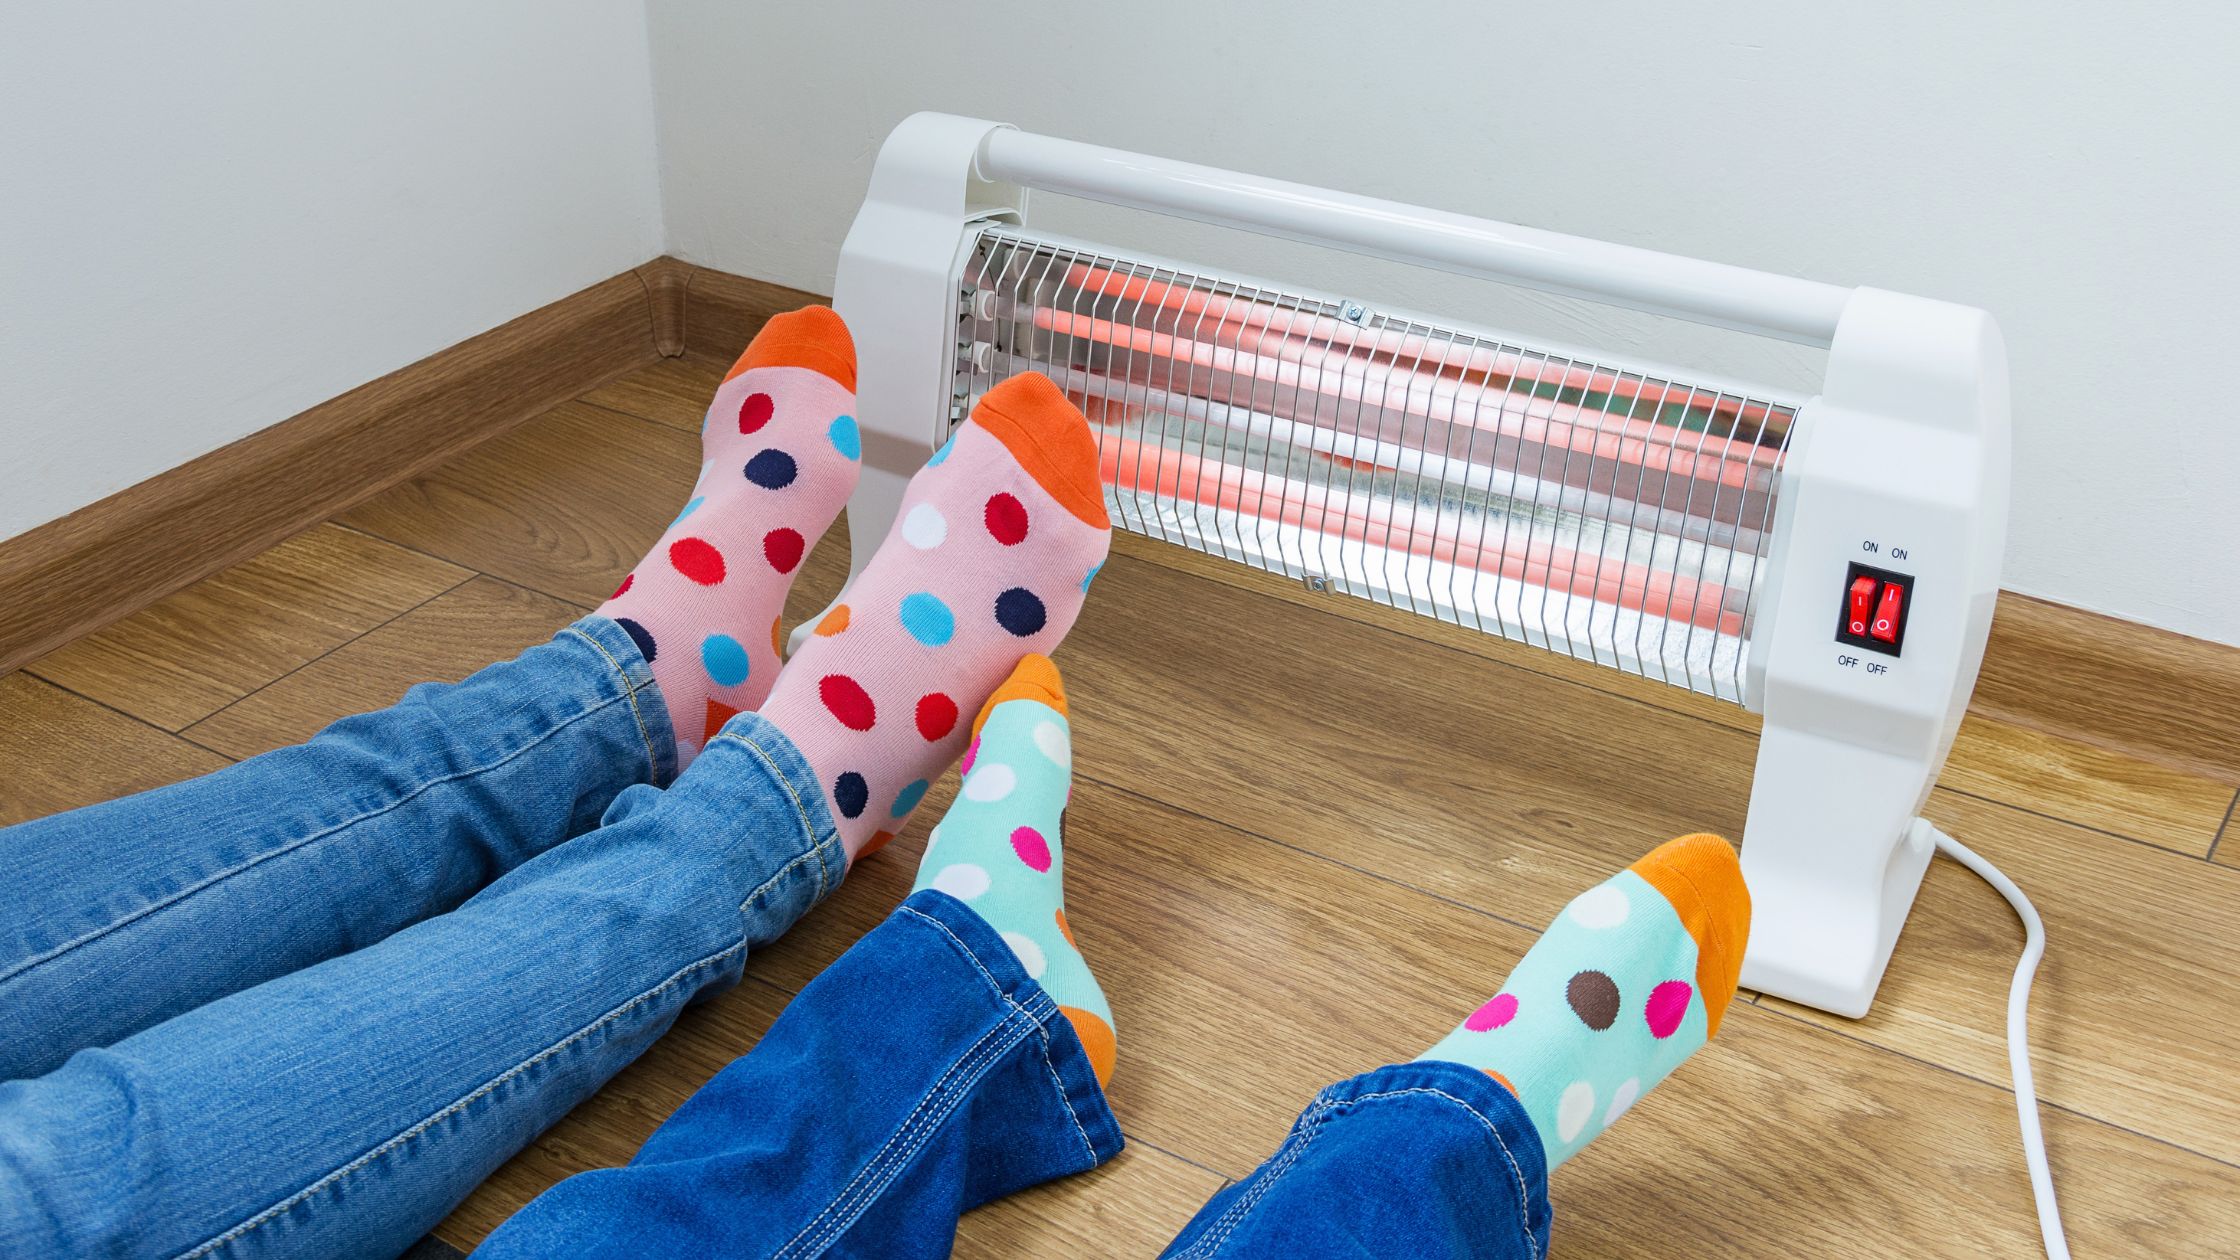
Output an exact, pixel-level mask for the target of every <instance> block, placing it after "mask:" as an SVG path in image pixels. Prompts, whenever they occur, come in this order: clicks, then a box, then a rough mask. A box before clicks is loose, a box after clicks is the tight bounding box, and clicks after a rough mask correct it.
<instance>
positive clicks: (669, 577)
mask: <svg viewBox="0 0 2240 1260" xmlns="http://www.w3.org/2000/svg"><path fill="white" fill-rule="evenodd" d="M855 388H856V355H855V343H854V342H853V341H852V340H851V339H850V338H849V336H848V328H847V325H845V324H843V323H841V322H840V317H839V316H838V315H836V314H834V313H833V312H832V311H831V310H830V309H828V308H826V307H822V306H810V307H804V308H803V309H801V310H798V311H793V312H791V313H789V314H785V315H779V316H775V317H773V318H772V319H771V320H770V322H769V323H767V324H765V325H763V328H762V331H761V332H760V333H759V334H757V335H756V336H755V339H754V343H753V344H752V345H750V346H748V347H747V349H746V352H745V353H744V354H741V355H740V356H739V361H738V362H737V363H736V364H734V365H733V366H732V368H731V372H730V374H729V375H728V376H726V377H724V380H723V384H722V386H720V387H719V388H718V389H717V390H716V397H715V401H714V402H713V403H710V404H709V406H708V416H707V419H706V420H705V421H703V422H702V424H701V428H700V450H701V454H702V456H703V458H702V461H701V464H700V479H699V481H698V482H696V483H694V485H693V488H692V498H691V500H690V501H688V502H687V503H686V504H685V505H684V511H682V512H680V513H678V514H677V519H676V521H675V522H674V523H672V524H671V525H670V526H669V532H667V533H665V534H663V535H662V536H661V541H660V542H658V543H656V544H655V545H654V548H653V550H652V551H651V552H650V553H648V554H647V556H646V558H645V559H644V560H641V561H639V562H638V567H637V568H635V569H633V570H631V572H630V575H629V576H628V577H626V578H624V579H622V585H621V586H620V587H619V588H617V589H616V591H615V593H614V596H613V598H611V599H609V600H608V601H607V602H606V603H604V604H601V605H600V606H599V609H598V611H599V614H600V615H601V616H604V617H611V618H613V619H614V621H615V622H616V624H618V625H620V626H621V627H622V628H623V629H624V630H625V631H627V632H629V635H630V637H631V639H633V640H635V641H636V643H637V645H638V650H639V651H640V652H643V653H644V654H645V658H646V660H647V661H648V662H649V663H650V664H651V665H652V666H653V679H654V683H655V684H656V685H657V686H658V687H660V689H661V699H662V701H663V702H664V703H665V704H666V705H667V706H668V709H669V720H670V723H671V725H672V726H673V727H674V729H675V731H676V736H677V769H678V770H679V771H682V770H683V769H684V768H685V767H686V766H687V765H689V764H691V762H692V759H693V758H694V757H695V756H697V755H699V752H700V749H701V748H702V747H704V746H705V745H706V744H707V742H708V741H709V740H710V739H713V738H714V737H715V734H716V732H717V731H719V730H721V729H722V728H723V724H724V722H725V721H727V720H729V718H730V717H731V715H732V714H734V713H738V712H740V711H741V710H745V709H754V708H757V707H759V706H760V705H761V704H762V701H763V699H764V698H765V697H766V696H768V695H769V694H770V689H771V688H772V687H773V686H774V685H775V684H776V683H777V679H778V664H779V659H780V656H781V653H780V650H779V646H778V619H779V617H780V615H781V614H782V613H783V611H784V609H785V602H786V592H787V591H789V590H791V589H792V587H793V578H794V574H795V572H796V571H797V570H798V569H799V568H800V565H801V558H802V556H804V555H806V554H807V553H808V550H809V548H810V547H812V546H814V545H815V544H816V541H817V539H818V538H820V537H822V536H823V535H824V532H825V530H826V529H828V528H830V527H831V525H832V521H833V518H834V517H836V516H838V515H839V514H840V509H841V508H842V507H845V506H846V505H847V502H848V495H849V493H850V492H851V491H853V490H854V489H855V484H856V472H857V469H858V468H859V467H861V465H860V464H859V462H858V460H859V459H860V457H861V455H862V453H863V444H862V438H861V436H860V435H859V433H858V432H857V429H856V420H855V414H854V413H855Z"/></svg>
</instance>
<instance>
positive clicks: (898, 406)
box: [833, 114, 2008, 1017]
mask: <svg viewBox="0 0 2240 1260" xmlns="http://www.w3.org/2000/svg"><path fill="white" fill-rule="evenodd" d="M1029 189H1042V190H1044V191H1046V192H1052V193H1060V194H1064V195H1067V196H1072V197H1081V198H1088V199H1092V200H1095V201H1100V202H1105V203H1110V204H1113V205H1118V206H1124V207H1130V208H1133V209H1137V210H1142V211H1149V212H1152V213H1156V214H1164V215H1169V216H1174V217H1179V218H1184V219H1192V220H1197V221H1199V222H1204V223H1211V224H1217V225H1220V226H1223V227H1228V228H1235V229H1241V230H1244V231H1248V232H1256V233H1260V234H1263V235H1268V236H1275V237H1282V238H1286V239H1290V240H1296V241H1304V242H1309V243H1312V244H1316V245H1321V246H1327V247H1332V248H1335V249H1339V250H1345V251H1350V252H1353V253H1357V254H1363V255H1370V256H1374V257H1378V258H1384V259H1391V260H1397V261H1400V262H1404V263H1411V264H1416V265H1420V266H1423V267H1428V268H1434V269H1438V270H1443V271H1450V272H1456V273H1461V274H1466V275H1471V276H1477V277H1481V278H1487V279H1492V280H1496V281H1501V282H1506V283H1509V284H1514V285H1521V286H1525V287H1528V288H1534V289H1540V290H1546V291H1549V292H1554V293H1560V294H1565V295H1569V296H1571V297H1576V298H1584V299H1589V300H1592V301H1595V302H1600V303H1605V304H1608V305H1612V306H1618V307H1627V308H1631V309H1634V310H1638V311H1645V312H1651V313H1654V314H1657V315H1662V316H1668V317H1672V318H1677V319H1682V320H1690V321H1694V322H1697V323H1701V324H1708V325H1714V326H1718V327H1722V328H1728V329H1735V330H1739V331H1742V332H1746V333H1752V334H1757V335H1761V336H1765V337H1772V338H1780V339H1783V340H1787V341H1793V342H1801V343H1803V344H1806V345H1810V346H1817V347H1825V348H1826V349H1827V351H1828V354H1827V368H1826V376H1825V379H1824V381H1823V382H1822V384H1821V389H1820V392H1819V394H1817V395H1815V396H1812V397H1809V398H1805V397H1794V396H1789V395H1786V394H1784V393H1782V392H1780V391H1777V390H1772V389H1761V388H1754V387H1752V386H1750V385H1748V384H1744V383H1737V382H1732V381H1726V380H1715V379H1711V378H1710V377H1709V376H1708V375H1706V374H1701V373H1690V372H1686V371H1679V370H1674V369H1671V368H1667V367H1662V366H1658V365H1652V364H1646V363H1639V362H1632V361H1629V360H1628V359H1627V357H1626V356H1624V355H1621V354H1615V353H1612V354H1604V353H1599V352H1587V353H1581V352H1577V351H1573V350H1564V351H1558V350H1556V349H1552V348H1547V347H1541V348H1535V346H1534V345H1533V344H1532V343H1531V342H1529V341H1527V340H1525V339H1522V338H1518V337H1514V336H1509V335H1505V334H1502V333H1500V332H1498V331H1494V330H1489V329H1485V328H1480V327H1475V326H1473V325H1471V324H1470V323H1468V322H1466V321H1464V320H1461V319H1445V318H1438V317H1432V316H1425V315H1419V314H1412V313H1406V312H1402V311H1398V310H1392V309H1386V308H1383V307H1377V306H1371V305H1367V304H1364V303H1362V302H1358V301H1353V300H1348V299H1346V298H1344V297H1342V296H1333V295H1329V294H1322V293H1317V292H1316V291H1315V287H1314V286H1313V285H1312V284H1311V283H1299V284H1291V283H1269V282H1267V281H1263V280H1256V279H1252V278H1249V277H1246V276H1243V275H1239V274H1235V273H1233V272H1228V271H1223V270H1218V269H1208V268H1205V267H1199V266H1193V265H1186V264H1183V263H1179V262H1174V261H1168V260H1162V259H1158V258H1153V257H1149V256H1146V255H1143V254H1140V253H1136V252H1132V251H1125V252H1124V251H1118V250H1113V249H1105V248H1100V247H1098V246H1097V245H1095V244H1092V243H1086V242H1081V241H1076V240H1070V239H1065V238H1062V237H1059V236H1056V235H1051V234H1048V233H1044V232H1037V231H1035V230H1034V229H1033V228H1032V226H1031V225H1030V223H1029V221H1028V218H1027V214H1026V210H1027V191H1028V190H1029ZM833 293H834V295H835V305H836V306H837V308H838V309H839V311H840V313H841V315H842V316H843V317H845V318H846V320H847V322H848V325H849V327H850V328H851V329H852V330H853V332H854V334H855V338H856V345H857V349H858V353H859V357H860V360H861V366H860V368H859V375H858V382H859V387H858V391H857V393H858V399H857V401H858V407H859V422H860V424H861V425H862V427H863V431H864V452H865V461H864V464H865V466H864V470H863V477H862V481H861V483H860V486H859V488H858V489H857V491H856V493H855V497H854V498H853V500H851V502H850V503H849V507H848V516H849V532H850V536H851V538H852V539H853V540H854V549H855V553H854V569H855V571H857V572H860V571H861V569H862V566H863V564H864V562H865V561H866V560H867V559H868V557H869V554H870V552H871V551H872V550H873V549H874V548H875V547H876V546H877V544H878V542H879V541H880V539H882V538H884V537H885V536H886V533H887V529H888V526H889V525H890V524H891V523H892V521H893V519H894V515H895V511H896V505H897V503H898V502H899V500H900V497H901V494H902V489H903V486H904V483H905V482H906V481H907V480H908V478H909V476H910V474H911V473H912V472H914V471H915V470H916V469H917V468H918V466H919V465H920V464H921V463H923V462H924V460H925V458H926V456H927V454H928V453H929V452H931V451H932V450H933V449H934V448H935V447H937V446H939V445H940V443H942V442H943V441H944V440H946V438H947V436H948V434H949V431H950V429H951V428H953V427H954V426H955V425H957V424H960V423H962V422H963V420H964V418H965V417H966V416H967V414H969V412H970V411H971V408H972V406H973V404H974V403H975V402H976V401H978V399H979V397H980V396H981V395H982V394H983V393H985V392H986V391H987V390H988V389H989V388H990V387H992V386H993V385H995V384H996V383H997V382H999V381H1002V380H1003V379H1005V378H1006V377H1009V376H1012V375H1014V374H1017V373H1020V372H1028V371H1038V372H1042V373H1044V374H1046V375H1048V376H1049V377H1050V378H1051V379H1052V380H1054V381H1056V382H1057V383H1058V385H1059V386H1060V387H1061V388H1062V389H1064V390H1065V391H1066V393H1067V394H1069V395H1070V396H1071V397H1072V398H1073V400H1074V401H1075V402H1076V403H1077V404H1079V405H1080V407H1081V408H1082V410H1083V411H1084V412H1085V413H1086V414H1087V415H1088V416H1089V418H1090V420H1091V422H1092V424H1093V425H1094V426H1095V430H1096V434H1097V440H1098V443H1099V447H1100V452H1101V455H1102V457H1103V472H1104V478H1105V482H1106V488H1105V492H1106V501H1107V506H1108V508H1109V510H1110V512H1111V514H1112V519H1113V522H1114V524H1115V525H1117V526H1119V527H1120V528H1123V529H1128V530H1133V531H1136V532H1138V533H1142V534H1147V535H1150V536H1152V537H1155V538H1160V539H1164V540H1166V541H1169V542H1172V543H1176V544H1179V545H1181V546H1184V547H1188V548H1191V549H1192V550H1195V551H1199V552H1203V553H1206V554H1209V555H1213V556H1219V557H1222V558H1225V559H1228V560H1233V561H1236V562H1238V563H1242V564H1247V565H1251V566H1253V567H1254V568H1258V569H1264V570H1268V571H1270V572H1274V573H1280V574H1284V575H1287V576H1289V577H1291V578H1294V579H1298V580H1300V581H1303V582H1305V583H1306V584H1307V585H1308V586H1310V587H1312V588H1314V589H1317V590H1328V591H1331V592H1336V593H1341V594H1343V595H1346V596H1352V597H1356V598H1361V599H1368V600H1374V601H1376V602H1378V603H1381V604H1386V605H1390V606H1393V607H1398V608H1404V609H1408V610H1411V611H1413V612H1416V613H1419V614H1421V615H1423V616H1427V617H1436V618H1438V619H1439V620H1441V621H1445V622H1450V623H1453V624H1456V625H1460V626H1466V627H1469V628H1470V629H1472V630H1477V631H1482V632H1484V633H1486V634H1491V635H1498V636H1500V637H1502V638H1504V639H1509V640H1513V641H1516V642H1519V643H1524V644H1528V645H1530V646H1532V647H1535V648H1541V649H1545V650H1547V651H1550V652H1560V653H1562V654H1564V655H1566V656H1569V657H1572V658H1574V659H1576V660H1579V661H1587V662H1593V663H1594V664H1597V665H1604V666H1608V667H1610V668H1612V669H1616V670H1620V671H1623V672H1625V673H1628V674H1634V675H1638V676H1640V677H1644V678H1652V679H1655V680H1657V681H1659V682H1662V683H1667V684H1670V685H1672V686H1675V687H1682V688H1686V689H1688V690H1690V691H1696V692H1701V693H1703V694H1705V695H1708V696H1713V697H1716V698H1718V699H1720V700H1723V701H1729V702H1732V703H1735V704H1739V705H1741V706H1743V707H1744V708H1746V709H1749V710H1750V711H1752V712H1755V713H1759V714H1762V715H1763V717H1764V726H1763V735H1762V736H1761V739H1760V743H1759V747H1758V760H1757V771H1756V776H1755V779H1754V782H1753V785H1752V788H1751V794H1750V813H1749V821H1748V824H1747V826H1746V828H1745V830H1744V833H1743V843H1742V864H1743V870H1744V874H1745V876H1746V878H1747V880H1748V882H1749V885H1750V889H1751V892H1752V897H1753V902H1754V907H1755V912H1754V917H1753V923H1752V930H1751V939H1750V945H1749V951H1748V955H1747V958H1746V961H1745V963H1744V966H1743V972H1742V983H1743V984H1744V985H1745V986H1747V987H1750V988H1754V989H1758V990H1762V991H1764V992H1767V993H1773V994H1776V995H1779V996H1781V997H1786V998H1791V999H1794V1000H1796V1001H1799V1002H1804V1003H1806V1004H1808V1005H1811V1006H1815V1007H1819V1008H1821V1009H1823V1010H1828V1011H1832V1012H1835V1013H1837V1014H1841V1015H1848V1016H1854V1017H1856V1016H1860V1015H1864V1014H1865V1013H1866V1011H1867V1007H1868V1005H1869V1004H1870V1003H1871V1002H1872V1001H1873V998H1874V992H1875V988H1876V986H1877V985H1878V984H1879V983H1880V982H1881V979H1882V973H1883V969H1884V967H1885V966H1886V965H1887V964H1888V962H1889V958H1890V951H1891V948H1892V946H1893V945H1894V944H1895V943H1896V940H1897V936H1898V931H1899V929H1900V928H1901V927H1902V926H1903V925H1904V922H1905V918H1906V914H1907V911H1908V910H1909V909H1910V908H1911V906H1912V904H1913V899H1914V894H1915V892H1916V890H1917V888H1918V887H1919V884H1920V881H1921V877H1922V873H1923V871H1924V869H1925V868H1926V867H1927V864H1928V861H1929V857H1930V854H1931V852H1932V850H1933V848H1934V835H1935V833H1934V831H1933V829H1932V828H1930V827H1929V826H1928V825H1927V824H1926V823H1925V822H1921V821H1919V820H1917V818H1916V814H1917V812H1918V811H1919V810H1920V808H1921V806H1922V802H1923V800H1924V799H1925V797H1926V796H1927V794H1928V791H1929V788H1930V786H1931V784H1932V783H1934V782H1935V780H1936V777H1937V773H1938V771H1939V770H1940V769H1941V768H1942V766H1943V764H1944V759H1945V754H1946V751H1947V750H1948V749H1949V748H1950V747H1951V744H1952V737H1953V733H1954V730H1955V729H1956V728H1957V727H1958V725H1959V722H1960V717H1961V713H1962V711H1963V710H1964V709H1965V708H1966V707H1967V703H1968V696H1969V693H1970V692H1971V691H1972V690H1973V688H1974V686H1975V679H1976V670H1977V666H1978V665H1979V663H1980V662H1981V660H1982V655H1983V645H1984V638H1985V636H1986V634H1987V633H1988V631H1989V628H1990V624H1991V610H1992V604H1993V602H1994V600H1995V599H1996V597H1997V593H1998V579H1999V560H2000V552H2001V548H2002V544H2003V542H2004V538H2005V532H2006V520H2007V493H2008V485H2007V463H2008V451H2007V424H2008V418H2007V413H2008V401H2007V364H2006V355H2005V350H2004V347H2003V344H2002V342H2001V339H2000V336H1999V331H1998V328H1997V326H1996V325H1995V324H1994V323H1993V322H1992V320H1991V318H1990V317H1989V316H1988V315H1986V314H1985V313H1984V312H1982V311H1980V310H1975V309H1972V308H1969V307H1964V306H1954V305H1951V304H1948V303H1944V302H1938V301H1932V300H1930V299H1927V298H1919V297H1909V296H1906V295H1903V294H1898V293H1890V292H1885V291H1882V290H1879V289H1868V288H1855V289H1853V288H1841V287H1838V286H1835V285H1829V284H1821V283H1816V282H1814V281H1809V280H1799V279H1794V278H1790V277H1786V276H1779V275H1773V274H1769V273H1765V272H1759V271H1751V270H1746V269H1743V268H1739V267H1731V266H1725V265H1722V264H1718V263H1710V262H1703V261H1699V260H1696V259H1690V258H1680V257H1675V256H1672V255H1668V254H1661V253H1656V252H1653V251H1650V250H1644V249H1636V248H1630V247H1627V246H1620V245H1611V244H1605V243H1602V242H1598V241H1592V240H1586V239H1582V238H1579V237H1572V236H1565V235H1561V234H1558V233H1554V232H1547V231H1540V230H1536V229H1532V228H1525V227H1518V226H1515V225H1512V224H1507V223H1497V222H1491V221H1488V220H1484V219H1476V218H1470V217H1466V216H1463V215H1457V214H1450V213H1444V212H1441V211H1435V210H1426V209H1420V208H1418V207H1414V206H1408V205H1402V204H1399V203H1396V202H1390V201H1382V200H1377V199H1373V198H1367V197H1358V196H1352V195H1349V194H1346V193H1340V192H1332V191H1328V190H1324V189H1320V188H1311V187H1307V186H1304V185H1299V184H1292V183H1285V182H1281V181H1277V180H1270V179H1261V178H1256V177H1253V176H1249V175H1242V174H1237V173H1234V172H1231V171H1224V170H1216V169H1213V168H1210V167H1204V166H1196V165H1191V164H1187V163H1182V162H1173V161H1167V160H1164V159H1161V158H1156V157H1148V156H1145V155H1142V154H1136V153H1126V152H1121V151H1118V150H1114V149H1105V148H1099V147H1095V146H1092V145H1086V144H1078V143H1073V142H1070V141H1065V140H1058V139H1052V138H1050V137H1046V136H1037V135H1030V134H1027V133H1024V132H1021V131H1018V130H1016V129H1014V128H1011V127H1008V126H1005V125H1003V124H999V123H993V122H986V121H982V120H977V119H969V118H959V117H954V116H950V115H942V114H919V115H917V116H915V117H912V118H910V119H908V120H906V121H905V122H904V123H903V124H902V125H901V126H900V127H898V128H897V129H896V130H895V132H894V134H893V135H892V136H891V137H889V138H888V140H887V142H886V145H885V147H883V148H882V149H881V150H880V153H879V157H878V162H877V165H876V167H875V168H874V170H873V172H872V177H871V187H870V191H869V194H868V196H867V197H866V199H865V201H864V205H863V208H862V210H861V212H860V213H859V214H858V215H857V217H856V220H855V223H854V226H853V227H852V228H851V229H850V230H849V232H848V236H847V241H846V244H845V245H844V247H843V248H842V251H841V257H840V265H839V271H838V274H837V276H836V278H835V280H834V283H833ZM851 576H852V575H851Z"/></svg>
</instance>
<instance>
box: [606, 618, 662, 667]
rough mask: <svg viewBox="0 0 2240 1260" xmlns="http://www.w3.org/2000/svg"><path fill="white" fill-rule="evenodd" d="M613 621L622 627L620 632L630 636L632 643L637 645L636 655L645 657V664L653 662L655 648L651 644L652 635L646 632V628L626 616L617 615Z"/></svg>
mask: <svg viewBox="0 0 2240 1260" xmlns="http://www.w3.org/2000/svg"><path fill="white" fill-rule="evenodd" d="M614 623H615V624H616V625H618V626H621V627H622V632H623V633H624V634H627V635H629V636H630V641H631V642H632V643H635V644H637V645H638V655H640V656H642V657H644V658H646V664H648V665H651V664H653V654H654V652H655V651H656V650H657V649H656V648H655V647H654V645H653V636H652V635H650V634H647V633H646V628H645V627H644V626H641V625H639V624H638V623H637V622H635V621H632V620H630V619H629V618H628V617H617V618H615V619H614Z"/></svg>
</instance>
